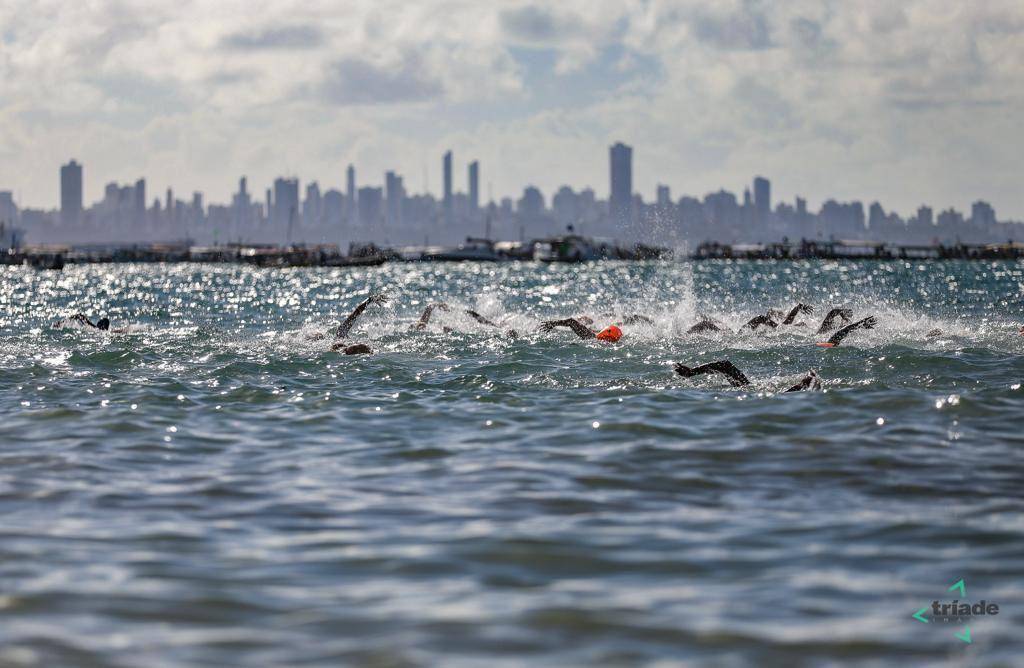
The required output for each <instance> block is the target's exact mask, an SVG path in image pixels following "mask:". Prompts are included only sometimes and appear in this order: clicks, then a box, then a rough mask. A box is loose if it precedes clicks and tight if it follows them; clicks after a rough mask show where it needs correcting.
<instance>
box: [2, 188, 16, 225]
mask: <svg viewBox="0 0 1024 668" xmlns="http://www.w3.org/2000/svg"><path fill="white" fill-rule="evenodd" d="M16 222H18V207H17V206H15V204H14V195H13V194H12V193H11V191H10V190H0V223H6V224H7V229H8V230H10V229H11V228H12V227H13V226H14V223H16Z"/></svg>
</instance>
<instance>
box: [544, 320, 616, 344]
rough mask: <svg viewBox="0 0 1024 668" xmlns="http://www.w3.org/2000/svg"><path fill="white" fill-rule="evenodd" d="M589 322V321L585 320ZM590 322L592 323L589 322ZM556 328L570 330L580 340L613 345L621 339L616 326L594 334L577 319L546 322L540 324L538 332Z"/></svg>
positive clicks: (610, 326)
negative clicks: (606, 342)
mask: <svg viewBox="0 0 1024 668" xmlns="http://www.w3.org/2000/svg"><path fill="white" fill-rule="evenodd" d="M587 320H588V321H589V320H590V319H589V318H587ZM591 322H592V321H591ZM556 327H568V328H569V329H571V330H572V331H573V332H574V333H575V334H576V336H578V337H580V338H581V339H598V340H601V341H609V342H611V343H614V342H615V341H618V340H619V339H621V338H622V330H621V329H619V327H618V325H617V324H616V325H609V326H607V327H605V328H604V329H602V330H601V331H600V332H596V331H594V330H592V329H590V327H588V326H587V325H585V324H583V323H582V322H580V320H579V319H577V318H564V319H562V320H547V321H545V322H542V323H541V324H540V331H542V332H550V331H552V330H554V329H555V328H556Z"/></svg>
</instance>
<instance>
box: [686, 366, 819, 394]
mask: <svg viewBox="0 0 1024 668" xmlns="http://www.w3.org/2000/svg"><path fill="white" fill-rule="evenodd" d="M675 370H676V373H678V374H679V375H680V376H682V377H683V378H693V377H694V376H699V375H701V374H705V373H720V374H722V375H723V376H725V377H726V378H727V379H728V380H729V384H730V385H732V386H733V387H743V386H744V385H750V380H749V379H748V378H747V377H746V375H744V373H743V372H742V371H740V370H739V369H738V368H736V365H735V364H733V363H732V362H730V361H729V360H718V361H717V362H709V363H708V364H701V365H700V366H696V367H693V368H690V367H688V366H686V365H684V364H676V366H675ZM820 389H821V379H820V378H819V377H818V374H817V373H816V372H815V371H813V370H812V371H808V372H807V375H806V376H804V377H803V378H801V379H800V382H798V383H797V384H796V385H794V386H793V387H791V388H789V389H788V390H784V392H803V391H805V390H810V391H814V390H820Z"/></svg>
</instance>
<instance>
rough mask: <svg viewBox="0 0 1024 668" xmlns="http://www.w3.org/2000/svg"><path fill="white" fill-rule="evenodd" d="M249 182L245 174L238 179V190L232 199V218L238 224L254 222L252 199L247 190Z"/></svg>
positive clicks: (243, 224)
mask: <svg viewBox="0 0 1024 668" xmlns="http://www.w3.org/2000/svg"><path fill="white" fill-rule="evenodd" d="M247 185H248V182H247V180H246V178H245V177H244V176H243V177H242V178H240V179H239V180H238V192H237V193H235V196H234V197H233V198H232V200H231V209H232V218H233V219H234V221H235V224H236V225H242V226H245V225H248V224H249V223H250V222H252V219H251V215H252V200H251V199H250V197H249V192H248V190H247Z"/></svg>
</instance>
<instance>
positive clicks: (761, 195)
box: [754, 176, 772, 221]
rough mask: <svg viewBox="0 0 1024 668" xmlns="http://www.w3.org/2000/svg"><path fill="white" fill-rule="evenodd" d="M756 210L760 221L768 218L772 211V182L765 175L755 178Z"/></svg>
mask: <svg viewBox="0 0 1024 668" xmlns="http://www.w3.org/2000/svg"><path fill="white" fill-rule="evenodd" d="M754 210H755V211H756V212H757V217H758V219H759V220H760V221H765V220H768V216H769V215H770V214H771V212H772V184H771V182H770V181H769V180H768V179H766V178H764V177H763V176H758V177H755V178H754Z"/></svg>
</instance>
